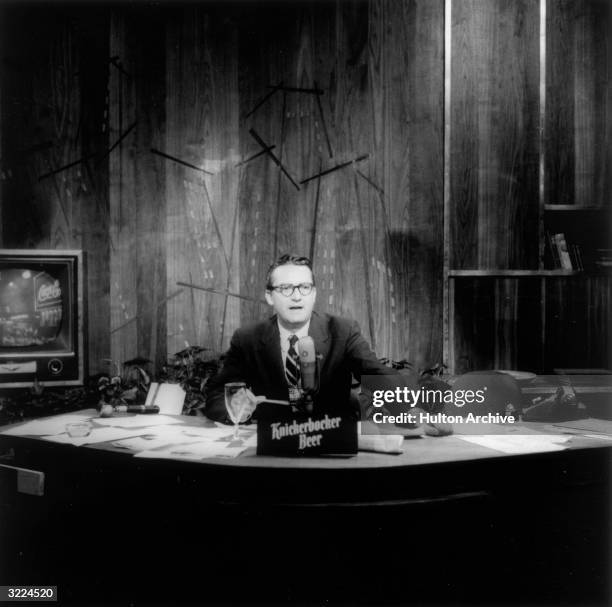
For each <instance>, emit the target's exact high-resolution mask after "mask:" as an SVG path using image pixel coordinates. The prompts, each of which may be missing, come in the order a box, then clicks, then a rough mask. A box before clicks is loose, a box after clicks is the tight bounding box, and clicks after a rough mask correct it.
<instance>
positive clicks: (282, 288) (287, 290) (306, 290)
mask: <svg viewBox="0 0 612 607" xmlns="http://www.w3.org/2000/svg"><path fill="white" fill-rule="evenodd" d="M313 287H314V285H313V284H312V283H311V282H303V283H302V284H301V285H276V286H275V287H270V291H278V292H279V293H280V294H281V295H284V296H285V297H291V296H292V295H293V294H294V293H295V290H296V289H297V290H298V291H299V292H300V294H301V295H303V296H304V297H305V296H306V295H310V294H311V293H312V289H313Z"/></svg>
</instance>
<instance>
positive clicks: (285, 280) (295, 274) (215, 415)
mask: <svg viewBox="0 0 612 607" xmlns="http://www.w3.org/2000/svg"><path fill="white" fill-rule="evenodd" d="M316 296H317V290H316V287H315V280H314V275H313V272H312V266H311V263H310V260H309V259H308V258H306V257H298V256H295V255H283V256H282V257H280V258H279V259H278V260H277V261H276V262H275V263H274V264H272V266H271V267H270V269H269V270H268V276H267V281H266V292H265V297H266V301H267V302H268V304H270V305H271V306H272V308H273V309H274V311H275V315H274V316H272V317H271V318H270V319H268V320H266V321H263V322H259V323H256V324H252V325H249V326H247V327H243V328H240V329H238V330H237V331H236V332H235V333H234V335H233V337H232V340H231V345H230V349H229V352H228V353H227V356H226V359H225V363H224V366H223V369H222V371H221V372H220V373H219V374H218V375H217V376H216V377H215V378H213V379H212V380H211V381H210V383H209V387H208V398H207V408H206V415H207V416H208V417H209V418H211V419H214V420H217V421H222V422H228V421H229V420H228V416H227V412H226V409H225V398H224V384H226V383H229V382H235V381H244V382H246V384H247V385H248V386H250V388H251V391H252V392H253V393H254V394H255V395H257V396H259V397H264V396H265V397H267V398H268V399H274V400H283V401H288V400H289V401H291V400H293V398H292V396H293V395H295V394H296V393H299V388H300V367H299V358H298V355H297V341H298V340H299V339H300V338H301V337H304V336H306V335H310V336H311V337H312V339H313V340H314V344H315V349H316V353H317V358H318V364H319V390H318V392H317V394H316V395H315V397H314V413H321V412H331V411H334V412H337V413H342V414H345V415H353V416H357V417H358V416H359V411H358V408H359V407H358V405H356V404H355V401H354V400H353V401H351V398H350V396H351V381H352V376H354V377H355V378H356V379H357V380H360V378H361V376H362V375H366V374H370V375H393V378H391V377H390V378H389V379H390V380H392V381H393V382H394V383H395V385H402V386H403V385H407V386H408V387H411V388H414V387H415V385H414V384H411V383H409V379H408V378H405V377H404V376H401V375H399V374H397V372H396V371H394V370H393V369H390V368H389V367H386V366H384V365H383V364H381V363H380V362H379V361H378V359H377V358H376V355H375V354H374V352H372V350H371V349H370V346H369V345H368V343H367V342H366V340H365V339H364V337H363V336H362V335H361V332H360V330H359V326H358V325H357V323H356V322H354V321H351V320H348V319H345V318H340V317H338V316H331V315H328V314H318V313H317V312H314V311H313V307H314V304H315V300H316ZM254 407H255V403H253V408H254Z"/></svg>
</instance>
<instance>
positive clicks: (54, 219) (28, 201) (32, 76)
mask: <svg viewBox="0 0 612 607" xmlns="http://www.w3.org/2000/svg"><path fill="white" fill-rule="evenodd" d="M4 11H5V12H4V13H3V17H4V23H5V30H4V36H3V42H4V43H5V46H4V49H3V57H4V62H5V65H6V66H8V69H7V70H5V71H4V73H3V83H2V85H3V88H4V90H5V91H7V99H8V100H10V103H8V104H5V113H4V114H3V116H2V122H3V125H4V129H3V130H4V137H3V154H2V156H3V164H4V163H7V169H8V171H10V173H9V176H8V179H7V180H6V182H5V183H3V185H4V186H5V187H4V194H5V204H4V212H3V224H4V230H3V232H4V239H3V246H5V247H17V248H21V247H23V248H50V249H61V248H77V249H83V250H84V252H85V254H86V258H87V283H86V286H87V295H88V297H87V300H88V303H89V305H88V310H87V316H88V334H89V340H88V349H89V353H88V354H89V356H88V358H89V370H90V372H96V371H98V370H100V367H101V366H104V363H103V360H104V359H105V358H108V357H109V353H110V347H109V301H108V297H109V256H108V247H109V239H108V196H107V184H108V173H107V171H106V167H105V166H104V164H101V163H100V162H98V160H99V158H100V157H101V155H102V154H103V152H104V150H105V149H106V147H107V142H108V133H107V132H106V131H105V130H104V111H105V104H106V92H107V78H108V63H107V61H108V20H107V19H106V12H105V11H85V10H76V11H73V12H70V13H68V12H65V11H62V10H58V9H53V8H47V9H45V10H43V11H42V12H41V13H40V14H39V15H38V18H37V19H36V20H33V19H31V18H30V17H29V14H28V12H27V11H24V10H23V8H19V9H18V8H16V7H12V8H10V9H4ZM85 157H87V158H89V161H88V162H83V163H78V161H79V160H80V159H83V158H85ZM67 165H73V166H70V167H69V168H66V169H65V170H61V171H59V172H56V173H55V174H52V175H51V174H49V173H51V172H53V171H58V170H59V169H62V167H66V166H67ZM41 177H42V178H41Z"/></svg>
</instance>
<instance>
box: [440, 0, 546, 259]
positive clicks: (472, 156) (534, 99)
mask: <svg viewBox="0 0 612 607" xmlns="http://www.w3.org/2000/svg"><path fill="white" fill-rule="evenodd" d="M452 6H453V10H452V32H451V38H452V42H451V85H450V86H451V107H450V121H451V139H450V155H451V160H450V192H451V194H450V195H451V207H450V225H451V255H450V265H451V267H452V268H454V269H468V268H469V269H471V268H487V269H502V268H503V269H513V268H521V269H536V268H537V267H538V251H539V245H538V243H539V230H538V208H539V202H538V200H539V198H538V166H539V153H538V151H539V148H538V137H539V131H538V126H539V107H540V105H539V88H538V77H539V21H540V9H539V7H540V4H539V0H518V1H516V2H506V1H503V0H460V1H457V2H453V3H452Z"/></svg>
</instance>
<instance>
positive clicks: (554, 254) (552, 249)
mask: <svg viewBox="0 0 612 607" xmlns="http://www.w3.org/2000/svg"><path fill="white" fill-rule="evenodd" d="M546 243H547V244H548V251H549V253H550V259H551V267H552V269H553V270H556V269H557V268H560V267H561V260H560V259H559V251H558V250H557V245H556V244H555V241H554V239H553V235H552V234H551V233H550V232H548V231H547V232H546Z"/></svg>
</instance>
